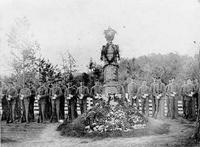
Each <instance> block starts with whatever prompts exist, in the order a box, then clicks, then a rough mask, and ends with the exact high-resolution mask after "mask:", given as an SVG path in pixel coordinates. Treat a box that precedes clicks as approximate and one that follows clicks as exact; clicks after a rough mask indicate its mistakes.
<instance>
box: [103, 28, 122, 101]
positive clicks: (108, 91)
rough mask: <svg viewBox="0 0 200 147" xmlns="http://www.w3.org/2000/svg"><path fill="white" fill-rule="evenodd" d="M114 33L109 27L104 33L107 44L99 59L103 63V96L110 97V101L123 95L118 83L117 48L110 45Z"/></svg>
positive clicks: (118, 57) (118, 55)
mask: <svg viewBox="0 0 200 147" xmlns="http://www.w3.org/2000/svg"><path fill="white" fill-rule="evenodd" d="M116 33H117V32H116V31H115V30H113V29H112V28H110V27H109V28H108V29H107V30H105V31H104V35H105V38H106V41H107V43H106V45H103V46H102V50H101V58H100V59H101V60H102V61H103V62H104V67H103V75H104V86H103V87H104V90H103V95H105V96H106V97H110V98H111V99H114V98H116V97H118V98H121V97H122V95H123V92H122V91H123V90H122V89H123V88H122V86H121V85H120V84H119V83H118V69H119V65H118V61H119V60H120V54H119V46H118V45H116V44H113V43H112V41H113V39H114V36H115V34H116ZM110 98H109V101H110Z"/></svg>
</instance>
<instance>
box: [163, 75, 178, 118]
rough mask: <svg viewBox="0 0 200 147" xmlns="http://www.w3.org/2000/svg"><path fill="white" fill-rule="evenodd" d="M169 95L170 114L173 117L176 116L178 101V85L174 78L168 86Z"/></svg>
mask: <svg viewBox="0 0 200 147" xmlns="http://www.w3.org/2000/svg"><path fill="white" fill-rule="evenodd" d="M166 93H167V96H168V99H169V109H168V111H169V116H170V117H171V119H175V118H176V112H177V110H176V108H177V106H176V101H177V96H178V86H177V85H176V84H175V82H174V78H172V79H171V83H170V84H169V85H168V87H167V91H166Z"/></svg>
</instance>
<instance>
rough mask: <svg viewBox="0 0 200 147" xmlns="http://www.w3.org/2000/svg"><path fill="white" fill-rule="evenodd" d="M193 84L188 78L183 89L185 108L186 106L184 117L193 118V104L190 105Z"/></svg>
mask: <svg viewBox="0 0 200 147" xmlns="http://www.w3.org/2000/svg"><path fill="white" fill-rule="evenodd" d="M194 91H195V89H194V85H193V84H192V81H191V80H190V79H188V80H187V84H186V90H185V97H184V98H185V108H186V110H185V111H186V112H185V113H186V119H193V117H194V115H195V114H194V113H195V112H193V108H194V106H193V105H192V102H193V95H194Z"/></svg>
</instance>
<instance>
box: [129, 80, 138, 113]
mask: <svg viewBox="0 0 200 147" xmlns="http://www.w3.org/2000/svg"><path fill="white" fill-rule="evenodd" d="M127 91H128V99H129V100H130V103H131V105H132V106H133V105H134V103H135V105H136V109H137V110H139V102H138V97H137V91H138V86H137V84H136V83H135V82H134V80H133V79H132V78H131V80H130V83H129V84H128V86H127Z"/></svg>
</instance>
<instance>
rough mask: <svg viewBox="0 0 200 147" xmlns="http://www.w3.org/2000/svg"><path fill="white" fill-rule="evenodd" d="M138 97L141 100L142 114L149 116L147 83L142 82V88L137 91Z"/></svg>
mask: <svg viewBox="0 0 200 147" xmlns="http://www.w3.org/2000/svg"><path fill="white" fill-rule="evenodd" d="M137 95H138V97H139V98H140V99H141V105H142V113H143V114H145V115H147V116H149V96H150V90H149V87H148V86H147V82H146V81H143V82H142V86H141V87H140V88H139V89H138V93H137Z"/></svg>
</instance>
